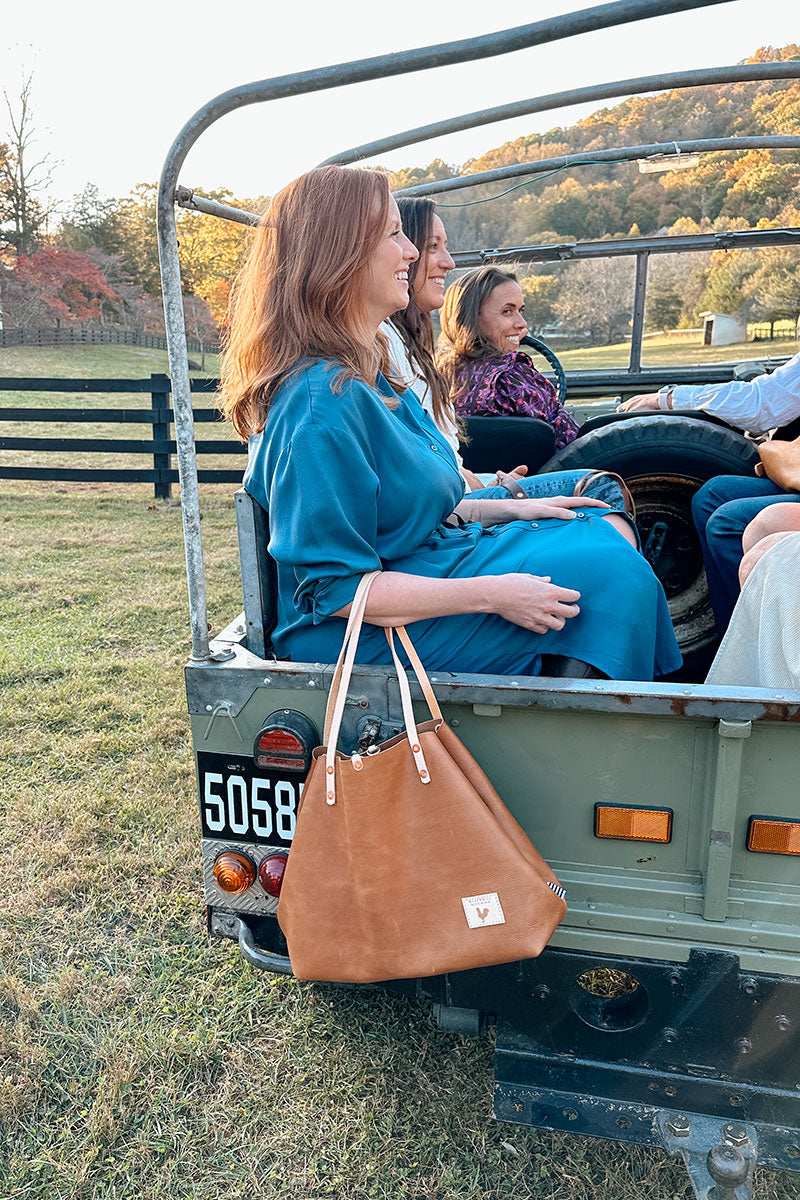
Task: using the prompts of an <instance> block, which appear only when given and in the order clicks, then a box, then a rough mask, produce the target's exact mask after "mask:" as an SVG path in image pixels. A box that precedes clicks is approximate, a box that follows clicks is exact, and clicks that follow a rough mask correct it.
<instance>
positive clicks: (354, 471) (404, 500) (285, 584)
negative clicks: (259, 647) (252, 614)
mask: <svg viewBox="0 0 800 1200" xmlns="http://www.w3.org/2000/svg"><path fill="white" fill-rule="evenodd" d="M341 376H342V371H341V367H340V366H339V364H337V363H332V362H329V361H325V360H320V359H317V360H311V361H309V363H307V364H305V365H303V366H302V367H301V368H300V369H299V370H297V371H296V372H295V373H294V374H292V375H290V376H289V377H288V378H287V379H286V380H285V381H284V383H283V384H282V385H281V386H280V388H279V389H278V391H277V392H276V394H275V397H274V399H273V401H272V403H271V405H270V409H269V414H268V416H267V422H266V426H265V428H264V430H263V432H262V433H259V434H255V435H254V436H253V437H251V439H250V447H249V452H250V453H249V462H248V466H247V471H246V472H245V477H244V484H245V488H246V489H247V491H248V492H249V493H250V494H251V495H252V496H253V497H254V499H256V500H257V501H258V502H259V503H260V504H261V505H262V506H263V507H264V508H265V509H266V510H267V511H268V513H269V521H270V535H271V536H270V545H269V550H270V554H271V555H272V557H273V558H274V559H275V561H276V563H277V575H278V604H277V608H278V620H277V627H276V629H275V631H274V634H273V644H274V647H275V652H276V654H277V655H278V657H280V658H291V659H293V660H295V661H297V662H325V663H328V662H332V661H334V660H335V659H336V657H337V655H338V653H339V649H340V647H341V643H342V635H343V632H344V625H345V623H344V620H343V619H342V618H340V617H335V616H334V615H333V614H334V613H335V612H337V611H338V610H339V609H341V608H342V607H344V606H345V605H347V604H349V603H350V601H351V600H352V599H353V596H354V594H355V590H356V587H357V585H358V582H359V579H360V578H361V576H362V575H363V574H364V573H365V572H367V571H375V570H385V571H402V572H405V573H408V574H411V575H422V576H426V577H429V578H438V579H459V578H462V579H463V578H467V577H471V576H476V575H504V574H507V573H509V572H527V573H530V574H533V575H550V576H551V577H552V580H553V582H554V583H557V584H559V585H561V586H562V587H567V588H575V589H577V590H578V591H579V592H580V593H581V599H580V609H581V611H580V613H579V615H578V616H576V617H572V618H570V619H569V620H568V621H567V622H566V625H565V627H564V629H562V630H551V631H549V632H548V633H546V634H535V633H531V632H530V631H529V630H527V629H523V628H522V627H521V626H519V625H514V624H512V623H511V622H509V621H506V620H505V619H504V618H502V617H499V616H497V615H496V614H487V613H474V614H473V613H470V614H460V615H456V616H450V617H437V618H435V619H431V620H426V621H418V622H415V623H414V624H412V625H411V626H410V627H409V633H410V634H411V637H412V639H413V641H414V644H415V646H416V647H417V650H418V651H419V654H420V657H421V658H422V661H423V662H424V663H425V666H426V668H427V669H428V670H429V671H459V672H470V673H472V672H475V673H488V674H510V675H536V674H538V673H539V672H540V669H541V658H540V656H541V655H542V654H561V655H566V656H568V657H572V658H580V659H583V660H584V661H585V662H588V663H591V664H592V665H593V666H595V667H597V668H598V669H599V670H600V671H603V672H604V673H605V674H606V675H609V676H610V677H611V678H614V679H631V680H648V679H652V678H653V676H654V674H668V673H669V672H671V671H674V670H676V669H677V668H678V667H679V666H680V663H681V656H680V653H679V651H678V647H677V643H676V641H675V636H674V634H673V631H672V623H671V621H670V617H669V611H668V609H667V603H666V599H665V596H664V592H663V590H662V588H661V585H660V583H659V582H658V580H657V579H656V577H655V575H654V574H653V572H652V570H651V569H650V566H649V565H648V563H647V562H646V561H645V559H644V558H642V556H641V555H640V554H639V553H638V552H637V551H636V550H635V549H634V548H633V546H631V545H630V543H629V542H627V541H626V540H625V538H623V537H622V536H621V535H620V534H619V533H618V532H617V531H616V530H615V529H614V528H613V527H612V526H611V525H609V524H608V522H606V521H604V520H602V519H601V518H599V517H597V516H596V515H595V512H596V510H593V509H591V508H586V509H579V510H577V511H578V514H579V515H578V517H577V518H576V519H575V520H572V521H560V520H557V519H553V520H540V521H511V522H509V523H508V524H507V525H497V526H493V527H491V528H489V529H484V528H483V527H482V526H481V525H479V524H474V523H471V524H466V525H462V526H460V527H452V526H449V525H445V520H446V519H447V518H448V517H449V516H450V515H451V514H452V512H453V509H454V508H455V506H456V505H457V504H458V502H459V500H461V498H462V496H463V494H464V485H463V481H462V479H461V476H460V474H459V471H458V467H457V465H456V461H455V457H454V456H453V454H452V452H451V450H450V447H449V446H448V444H447V442H446V440H445V439H444V438H443V437H442V435H441V434H440V433H439V432H438V430H437V428H436V426H435V425H434V423H433V421H432V420H431V419H430V417H429V416H428V415H427V414H426V413H425V412H424V410H423V409H422V407H421V405H420V403H419V401H418V400H417V398H416V396H414V395H413V394H412V393H410V392H409V393H407V394H406V395H404V396H395V394H394V392H393V391H392V389H391V388H390V386H389V384H388V383H387V381H386V380H385V379H384V378H383V376H378V380H377V383H376V386H375V387H374V388H371V387H368V386H367V385H366V384H365V383H362V382H360V381H357V380H352V379H351V380H344V379H342V378H341ZM384 397H385V398H386V399H388V400H389V402H390V403H391V404H393V405H394V407H391V408H390V407H388V406H387V404H386V403H384ZM357 657H358V661H359V662H368V663H383V662H387V661H390V659H389V652H388V647H387V643H386V638H385V636H384V633H383V630H382V629H380V628H378V627H377V626H365V627H364V631H363V633H362V635H361V641H360V644H359V650H358V656H357Z"/></svg>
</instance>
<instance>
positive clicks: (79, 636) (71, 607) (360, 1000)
mask: <svg viewBox="0 0 800 1200" xmlns="http://www.w3.org/2000/svg"><path fill="white" fill-rule="evenodd" d="M232 507H233V506H232V501H231V498H230V495H229V494H227V491H226V490H224V489H220V488H215V489H212V490H208V491H206V492H205V493H204V499H203V512H204V521H203V530H204V537H205V547H206V567H207V573H208V581H209V612H210V615H211V619H212V621H213V623H214V626H215V628H218V627H219V626H220V625H221V624H223V623H225V622H226V621H227V620H228V619H229V618H230V617H231V616H232V615H233V614H235V612H236V611H237V610H238V606H239V595H238V586H239V585H238V577H237V571H236V563H235V549H234V546H235V534H234V531H233V521H234V518H233V511H232ZM188 648H189V633H188V620H187V612H186V600H185V587H184V579H183V564H182V541H181V521H180V511H179V509H178V508H177V506H175V505H174V504H172V503H161V504H155V503H154V502H153V501H152V500H151V499H149V496H148V488H147V487H146V486H145V485H143V486H141V487H134V486H129V487H127V488H125V489H116V490H113V491H112V489H111V488H110V487H109V488H105V489H103V488H100V487H96V486H93V485H82V484H72V485H64V486H62V485H57V484H45V485H42V486H41V487H40V488H37V487H36V486H35V485H33V484H28V483H24V484H11V483H7V482H6V483H0V691H2V695H3V709H2V717H3V719H2V723H1V724H0V763H1V764H2V765H1V766H0V862H2V866H3V870H2V884H3V886H2V899H1V900H0V906H1V907H2V910H3V912H2V920H1V921H0V1195H2V1197H3V1200H23V1198H24V1200H167V1198H173V1197H177V1198H183V1197H187V1198H188V1197H191V1198H193V1200H217V1198H219V1197H224V1198H225V1200H250V1198H255V1197H258V1198H259V1200H289V1197H291V1198H292V1200H321V1198H322V1197H333V1198H335V1200H526V1198H529V1200H530V1198H533V1197H536V1198H537V1200H539V1198H541V1200H676V1198H678V1197H680V1198H683V1197H688V1196H689V1195H690V1189H689V1186H688V1184H687V1182H686V1179H685V1176H684V1172H683V1168H682V1167H681V1168H679V1167H678V1166H677V1165H676V1164H675V1163H674V1162H672V1161H671V1160H667V1159H665V1157H664V1156H663V1155H662V1154H660V1153H657V1152H655V1151H643V1150H638V1149H635V1148H633V1149H630V1148H624V1147H619V1146H615V1145H612V1144H609V1143H602V1142H595V1141H592V1140H587V1139H581V1138H577V1137H560V1136H556V1135H552V1134H549V1133H544V1132H537V1131H534V1130H526V1129H524V1128H517V1127H512V1126H499V1125H495V1124H493V1123H492V1122H491V1120H490V1116H489V1113H490V1096H491V1057H492V1055H491V1042H490V1041H489V1040H485V1041H484V1040H481V1041H475V1042H472V1041H469V1040H466V1039H461V1038H458V1037H452V1036H449V1035H445V1034H442V1033H440V1032H438V1031H437V1030H436V1028H435V1026H434V1024H433V1022H432V1019H431V1016H430V1013H429V1012H428V1011H427V1010H425V1009H423V1008H420V1007H418V1006H416V1005H415V1004H413V1003H411V1002H409V1001H406V1000H404V999H401V998H398V997H392V996H388V995H384V994H382V993H380V992H371V991H360V992H356V991H342V990H337V989H335V988H333V987H323V986H314V985H308V984H299V983H297V982H295V981H293V980H291V979H287V978H285V977H276V978H271V977H270V976H265V975H263V974H259V973H257V972H255V971H253V970H252V969H250V968H249V967H247V966H246V965H245V964H244V963H243V962H242V960H241V958H240V956H239V953H238V950H237V949H236V947H235V946H234V945H233V944H232V943H228V942H226V943H218V942H214V943H210V942H209V941H208V940H207V938H206V935H205V927H204V910H203V898H202V890H201V881H200V859H199V844H198V831H197V820H196V808H195V800H194V783H193V777H192V770H191V756H190V747H189V741H188V735H187V728H188V719H187V717H186V713H185V705H184V698H183V692H182V674H181V669H182V664H183V662H184V660H185V657H186V655H187V652H188ZM796 1180H797V1177H796V1176H776V1175H772V1174H769V1173H767V1172H761V1173H760V1177H759V1181H758V1182H759V1189H760V1190H759V1195H760V1197H761V1198H762V1200H790V1198H792V1200H797V1197H798V1196H799V1195H800V1188H799V1187H798V1184H797V1182H796Z"/></svg>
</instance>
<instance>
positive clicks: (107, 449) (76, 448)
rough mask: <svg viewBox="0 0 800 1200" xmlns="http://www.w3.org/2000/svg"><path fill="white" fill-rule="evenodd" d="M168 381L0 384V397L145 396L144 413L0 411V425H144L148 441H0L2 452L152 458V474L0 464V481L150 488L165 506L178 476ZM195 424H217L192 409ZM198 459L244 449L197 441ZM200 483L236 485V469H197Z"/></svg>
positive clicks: (200, 382) (197, 387)
mask: <svg viewBox="0 0 800 1200" xmlns="http://www.w3.org/2000/svg"><path fill="white" fill-rule="evenodd" d="M170 390H171V385H170V380H169V377H168V376H167V375H151V376H150V378H149V379H31V378H19V379H16V378H0V392H71V393H74V392H86V393H92V392H95V393H98V392H100V393H108V392H117V393H130V394H134V395H135V394H139V395H142V394H148V395H149V396H150V407H149V408H0V422H10V421H31V422H44V423H52V422H56V421H58V422H70V423H71V422H75V423H82V422H83V423H87V422H91V423H92V424H115V425H116V424H119V425H127V424H132V425H139V426H141V425H149V426H151V429H152V433H151V436H150V437H149V438H80V437H77V438H73V437H0V451H2V450H34V451H36V452H37V453H44V454H47V453H52V452H54V451H57V452H60V453H65V452H69V453H89V454H96V453H107V454H108V453H114V454H148V455H152V458H153V466H152V468H149V467H148V468H146V467H115V468H114V467H50V466H41V467H16V466H6V465H5V464H3V463H0V479H49V480H73V481H78V482H84V483H118V482H119V483H123V482H124V483H152V484H153V486H154V494H155V496H156V499H159V500H166V499H168V498H169V497H170V496H171V494H172V484H173V483H177V482H178V472H177V470H176V469H175V468H174V467H173V466H172V463H171V458H172V455H174V454H175V453H176V445H175V439H174V438H172V437H171V436H170V433H171V426H172V424H173V420H174V418H173V414H172V409H171V408H170ZM216 390H217V380H216V379H194V380H192V391H193V392H196V393H198V394H203V393H205V394H209V393H213V392H215V391H216ZM194 419H195V422H196V423H198V424H203V423H205V424H209V423H211V422H215V423H216V422H219V420H220V413H219V412H218V411H217V410H216V409H213V408H198V409H194ZM195 449H196V452H197V454H198V455H203V454H238V455H241V454H243V453H244V451H245V449H246V447H245V446H243V445H242V444H241V443H240V442H235V441H233V440H230V441H228V440H223V439H219V440H217V439H212V438H209V439H203V440H199V441H196V442H195ZM197 474H198V478H199V480H200V481H201V482H202V483H241V479H242V469H241V468H239V469H238V470H230V471H226V470H223V469H219V468H218V469H211V468H203V469H201V470H199V471H198V473H197Z"/></svg>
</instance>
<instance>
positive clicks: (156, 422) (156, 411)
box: [150, 375, 172, 500]
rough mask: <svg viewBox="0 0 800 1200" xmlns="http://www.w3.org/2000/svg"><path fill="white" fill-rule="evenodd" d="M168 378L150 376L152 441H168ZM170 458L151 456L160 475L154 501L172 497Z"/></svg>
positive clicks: (166, 455) (154, 467) (166, 456)
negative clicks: (169, 473)
mask: <svg viewBox="0 0 800 1200" xmlns="http://www.w3.org/2000/svg"><path fill="white" fill-rule="evenodd" d="M169 392H170V385H169V378H168V376H166V375H151V376H150V403H151V407H152V409H153V441H154V442H157V441H162V440H163V441H165V442H167V441H169V435H170V419H169V416H170V412H169ZM169 465H170V456H169V453H167V454H159V453H155V452H154V454H153V469H154V470H155V471H156V472H161V473H162V478H160V479H158V478H157V479H156V481H155V485H154V486H155V498H156V500H169V498H170V496H171V495H172V484H171V483H170V482H169V478H168V476H167V472H168V471H169Z"/></svg>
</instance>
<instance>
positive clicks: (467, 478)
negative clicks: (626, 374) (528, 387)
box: [381, 196, 638, 544]
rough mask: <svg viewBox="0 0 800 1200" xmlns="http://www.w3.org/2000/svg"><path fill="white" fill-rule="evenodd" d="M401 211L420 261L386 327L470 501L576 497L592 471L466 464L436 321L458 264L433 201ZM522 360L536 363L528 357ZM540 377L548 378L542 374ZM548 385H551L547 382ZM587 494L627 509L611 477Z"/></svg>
mask: <svg viewBox="0 0 800 1200" xmlns="http://www.w3.org/2000/svg"><path fill="white" fill-rule="evenodd" d="M397 207H398V209H399V212H400V218H401V220H402V222H403V232H404V233H405V235H406V237H407V238H408V239H409V240H410V241H412V242H413V243H414V245H415V246H416V248H417V250H418V251H419V258H418V259H417V261H416V262H414V263H412V264H411V266H410V267H409V271H408V305H407V306H406V308H404V309H400V311H399V312H396V313H393V315H392V317H391V318H390V320H388V321H384V323H383V324H382V325H381V332H382V333H383V334H384V335H385V336H386V338H387V340H388V342H389V358H390V360H391V363H392V368H393V370H394V372H395V374H396V376H397V377H398V378H399V379H401V380H402V381H403V383H405V384H406V386H407V387H409V388H410V389H411V390H412V391H413V392H414V393H415V394H416V395H417V397H418V398H419V400H420V403H421V404H422V407H423V408H424V409H425V411H426V412H427V413H430V415H431V416H432V417H433V420H434V422H435V423H436V426H437V427H438V429H439V430H440V432H441V433H442V434H443V435H444V437H445V438H446V439H447V442H448V443H449V445H450V449H451V450H452V451H453V454H454V455H455V458H456V462H457V463H458V469H459V471H460V472H461V475H462V477H463V479H464V484H465V486H466V488H467V491H468V492H469V495H470V497H475V498H476V499H480V498H483V499H495V500H499V499H505V498H507V497H509V496H512V495H516V496H521V495H525V496H528V497H530V498H535V499H537V500H542V499H544V498H545V497H547V496H565V495H566V496H572V495H573V494H574V492H575V488H576V486H577V484H578V483H579V482H580V481H581V480H582V479H583V478H584V477H585V476H586V475H587V474H591V472H587V471H586V470H573V471H553V472H550V473H548V474H546V475H532V476H529V475H528V469H527V466H526V465H525V464H524V463H522V464H520V465H519V466H517V467H515V468H514V469H513V470H512V471H504V470H498V471H497V472H496V474H495V475H494V476H492V475H483V476H480V475H475V474H474V473H473V472H472V471H470V470H468V468H467V467H465V466H464V460H463V459H462V457H461V443H462V442H463V441H464V440H465V437H464V426H463V422H461V421H460V420H459V418H458V417H457V416H456V413H455V409H454V408H453V403H452V400H451V398H450V387H449V384H448V383H447V381H446V380H445V378H444V376H443V375H442V374H441V373H440V371H439V370H438V368H437V366H436V361H435V357H434V338H433V322H432V320H431V313H432V312H433V311H435V310H437V309H440V308H441V307H442V304H443V303H444V297H445V290H444V284H445V275H446V273H447V272H448V271H449V270H451V269H452V268H453V266H454V265H455V264H454V263H453V260H452V258H451V257H450V255H449V253H448V250H447V233H446V231H445V227H444V225H443V224H442V220H441V218H440V217H439V216H438V214H437V212H436V205H435V204H434V202H433V201H432V200H428V199H426V198H425V197H410V196H409V197H404V196H401V197H400V199H399V200H398V201H397ZM522 357H524V358H525V361H526V362H527V363H528V364H530V359H528V358H527V356H522ZM534 373H535V374H536V375H537V377H538V378H539V379H542V376H539V375H538V372H534ZM543 383H545V384H546V385H547V387H549V386H550V385H549V384H548V383H547V380H543ZM576 428H577V426H576ZM585 494H586V495H589V496H592V497H593V498H594V499H596V500H601V501H602V502H603V503H605V504H608V505H609V507H610V508H612V509H613V510H614V511H615V512H620V513H624V512H625V511H626V507H625V497H624V496H623V494H622V491H621V489H620V487H619V485H618V484H617V483H616V482H615V481H614V480H613V479H611V478H609V477H608V476H602V475H601V476H598V477H597V478H595V479H593V480H592V481H591V482H590V484H589V485H588V487H587V490H586V492H585ZM629 536H630V540H631V542H632V543H633V544H637V543H638V536H637V534H636V531H635V530H633V529H631V531H630V535H629Z"/></svg>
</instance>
